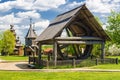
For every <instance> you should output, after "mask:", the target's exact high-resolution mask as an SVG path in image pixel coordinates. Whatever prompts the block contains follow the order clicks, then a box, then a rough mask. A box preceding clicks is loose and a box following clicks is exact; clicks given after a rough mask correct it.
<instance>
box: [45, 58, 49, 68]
mask: <svg viewBox="0 0 120 80" xmlns="http://www.w3.org/2000/svg"><path fill="white" fill-rule="evenodd" d="M46 64H47V65H46V66H47V69H49V61H48V60H47V61H46Z"/></svg>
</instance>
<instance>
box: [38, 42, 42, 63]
mask: <svg viewBox="0 0 120 80" xmlns="http://www.w3.org/2000/svg"><path fill="white" fill-rule="evenodd" d="M38 46H39V49H38V64H39V65H40V60H41V44H40V43H39V44H38Z"/></svg>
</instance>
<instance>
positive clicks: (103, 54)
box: [101, 42, 105, 59]
mask: <svg viewBox="0 0 120 80" xmlns="http://www.w3.org/2000/svg"><path fill="white" fill-rule="evenodd" d="M104 48H105V42H102V44H101V59H104V57H105V49H104Z"/></svg>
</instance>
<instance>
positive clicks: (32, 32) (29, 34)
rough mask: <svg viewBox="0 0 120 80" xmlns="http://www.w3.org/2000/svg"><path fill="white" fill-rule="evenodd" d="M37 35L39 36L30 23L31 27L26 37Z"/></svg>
mask: <svg viewBox="0 0 120 80" xmlns="http://www.w3.org/2000/svg"><path fill="white" fill-rule="evenodd" d="M36 37H37V35H36V33H35V31H34V30H33V28H32V25H31V24H30V28H29V30H28V32H27V35H26V37H25V38H36Z"/></svg>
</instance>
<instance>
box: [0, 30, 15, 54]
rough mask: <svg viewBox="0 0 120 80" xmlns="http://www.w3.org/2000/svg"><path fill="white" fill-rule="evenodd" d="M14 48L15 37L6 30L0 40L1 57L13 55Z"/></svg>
mask: <svg viewBox="0 0 120 80" xmlns="http://www.w3.org/2000/svg"><path fill="white" fill-rule="evenodd" d="M14 47H15V36H14V34H13V33H12V32H11V31H10V30H6V31H4V32H3V34H2V38H1V50H2V51H1V53H2V55H9V54H11V53H13V50H14Z"/></svg>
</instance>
